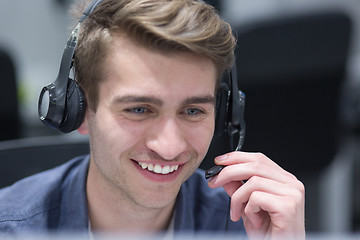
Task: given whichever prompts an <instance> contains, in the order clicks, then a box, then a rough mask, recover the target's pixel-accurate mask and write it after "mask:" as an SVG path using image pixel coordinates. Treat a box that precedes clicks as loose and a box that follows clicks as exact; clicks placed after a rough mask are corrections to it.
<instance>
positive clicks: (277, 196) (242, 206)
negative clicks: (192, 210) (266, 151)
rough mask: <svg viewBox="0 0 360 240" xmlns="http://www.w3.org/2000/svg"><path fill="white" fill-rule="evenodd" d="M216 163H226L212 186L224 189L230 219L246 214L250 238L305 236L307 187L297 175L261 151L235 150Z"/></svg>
mask: <svg viewBox="0 0 360 240" xmlns="http://www.w3.org/2000/svg"><path fill="white" fill-rule="evenodd" d="M215 163H216V164H218V165H225V166H226V167H225V168H224V169H223V170H222V171H221V172H220V173H219V174H218V175H217V176H215V177H213V178H212V179H211V180H210V181H209V186H210V187H212V188H216V187H220V186H222V187H223V188H224V189H225V191H226V192H227V194H228V195H229V196H230V197H231V207H230V208H231V209H230V216H231V219H232V221H239V220H240V218H241V217H242V218H243V221H244V226H245V229H246V232H247V234H248V236H249V238H256V239H305V226H304V212H305V210H304V205H305V189H304V185H303V184H302V183H301V182H300V181H299V180H298V179H297V178H296V177H295V176H294V175H292V174H290V173H289V172H287V171H285V170H284V169H282V168H281V167H279V166H278V165H277V164H276V163H275V162H273V161H272V160H270V159H269V158H268V157H266V156H265V155H263V154H261V153H245V152H239V151H237V152H232V153H228V154H225V155H222V156H219V157H217V158H215ZM244 180H246V182H245V183H244V182H243V181H244Z"/></svg>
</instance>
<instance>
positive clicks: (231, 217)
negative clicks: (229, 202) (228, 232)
mask: <svg viewBox="0 0 360 240" xmlns="http://www.w3.org/2000/svg"><path fill="white" fill-rule="evenodd" d="M230 219H231V221H233V222H235V221H234V219H233V211H232V208H230Z"/></svg>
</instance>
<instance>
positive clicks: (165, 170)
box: [137, 162, 179, 175]
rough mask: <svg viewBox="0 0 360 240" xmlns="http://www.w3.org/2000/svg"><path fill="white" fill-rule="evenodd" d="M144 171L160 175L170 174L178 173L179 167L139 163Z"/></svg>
mask: <svg viewBox="0 0 360 240" xmlns="http://www.w3.org/2000/svg"><path fill="white" fill-rule="evenodd" d="M137 163H138V164H139V165H140V166H141V167H142V169H147V170H148V171H150V172H154V173H158V174H164V175H165V174H169V173H172V172H174V171H176V170H177V169H178V168H179V165H159V164H152V163H144V162H137Z"/></svg>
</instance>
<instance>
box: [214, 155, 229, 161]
mask: <svg viewBox="0 0 360 240" xmlns="http://www.w3.org/2000/svg"><path fill="white" fill-rule="evenodd" d="M227 158H228V155H227V154H224V155H221V156H218V157H216V162H217V163H220V162H222V161H224V160H225V159H227Z"/></svg>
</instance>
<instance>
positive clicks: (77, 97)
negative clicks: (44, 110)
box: [59, 78, 86, 133]
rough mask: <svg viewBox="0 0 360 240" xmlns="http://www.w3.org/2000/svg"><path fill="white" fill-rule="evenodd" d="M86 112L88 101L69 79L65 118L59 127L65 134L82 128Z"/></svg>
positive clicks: (77, 86)
mask: <svg viewBox="0 0 360 240" xmlns="http://www.w3.org/2000/svg"><path fill="white" fill-rule="evenodd" d="M85 112H86V99H85V95H84V92H83V91H82V90H81V88H80V87H79V85H78V84H77V83H76V82H75V81H74V80H73V79H71V78H69V79H68V87H67V92H66V104H65V110H64V117H63V120H62V123H61V124H60V126H59V130H60V131H61V132H63V133H69V132H72V131H74V130H76V129H78V128H79V127H80V125H81V124H82V122H83V121H84V117H85Z"/></svg>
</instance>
